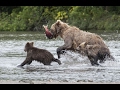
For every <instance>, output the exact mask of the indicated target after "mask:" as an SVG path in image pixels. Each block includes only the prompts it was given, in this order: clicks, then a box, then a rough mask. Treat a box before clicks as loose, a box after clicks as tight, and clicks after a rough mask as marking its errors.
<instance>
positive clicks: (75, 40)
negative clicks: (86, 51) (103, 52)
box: [50, 20, 107, 58]
mask: <svg viewBox="0 0 120 90" xmlns="http://www.w3.org/2000/svg"><path fill="white" fill-rule="evenodd" d="M50 32H51V33H52V38H57V36H60V37H61V38H63V40H64V45H62V46H60V47H58V48H57V55H58V58H60V54H61V51H62V50H72V51H75V48H74V46H78V45H80V43H82V42H87V43H88V44H89V45H94V44H99V45H101V46H102V47H107V46H106V45H105V43H104V41H103V39H102V38H101V37H100V36H99V35H97V34H95V33H90V32H86V31H83V30H80V29H79V28H77V27H75V26H70V25H68V24H67V23H64V22H62V21H61V20H57V21H56V22H55V23H54V24H52V25H51V28H50ZM52 38H51V39H52ZM74 44H75V45H74Z"/></svg>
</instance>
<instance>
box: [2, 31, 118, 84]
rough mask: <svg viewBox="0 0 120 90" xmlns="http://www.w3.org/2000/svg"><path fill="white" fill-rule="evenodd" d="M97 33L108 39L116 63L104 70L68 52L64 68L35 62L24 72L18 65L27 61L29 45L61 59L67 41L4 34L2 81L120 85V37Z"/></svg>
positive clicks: (104, 66) (41, 35)
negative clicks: (26, 80)
mask: <svg viewBox="0 0 120 90" xmlns="http://www.w3.org/2000/svg"><path fill="white" fill-rule="evenodd" d="M97 33H98V34H99V35H100V36H101V37H102V38H103V39H104V41H105V43H106V44H107V45H108V47H109V49H110V51H111V54H112V55H113V56H114V57H115V59H116V61H109V60H108V61H106V62H105V63H103V64H101V65H102V66H98V67H97V66H91V64H90V62H89V60H88V59H87V57H82V56H80V55H79V54H78V53H74V52H67V53H66V54H65V55H62V58H60V60H61V62H62V65H58V64H57V63H56V62H53V63H52V64H51V65H52V66H44V65H43V64H42V63H38V62H36V61H33V62H32V64H31V65H25V66H24V69H22V68H18V67H17V65H19V64H21V63H22V62H23V61H24V60H25V58H26V52H24V46H25V44H26V42H34V46H35V47H38V48H42V49H47V50H49V51H50V52H51V53H52V54H53V55H54V57H56V58H57V55H56V48H57V47H59V46H61V45H63V44H64V42H63V40H62V39H60V38H57V39H52V40H48V39H46V37H45V35H44V33H40V32H11V33H10V32H0V80H22V79H29V80H39V81H50V80H55V81H64V82H98V83H99V82H106V83H109V82H110V83H111V82H115V83H120V34H119V33H118V32H114V33H113V32H112V33H107V32H101V33H99V32H97Z"/></svg>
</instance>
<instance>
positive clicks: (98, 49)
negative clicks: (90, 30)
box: [76, 42, 114, 65]
mask: <svg viewBox="0 0 120 90" xmlns="http://www.w3.org/2000/svg"><path fill="white" fill-rule="evenodd" d="M76 50H77V51H79V53H81V54H82V55H84V56H87V57H88V58H89V60H90V62H91V64H92V65H99V64H98V60H100V63H102V62H104V61H105V60H106V59H107V58H111V59H112V60H114V57H113V56H111V54H110V51H109V49H108V48H107V47H103V46H101V45H98V44H95V45H88V44H87V43H86V42H83V43H81V44H80V45H79V46H78V47H77V48H76Z"/></svg>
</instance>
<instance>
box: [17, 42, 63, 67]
mask: <svg viewBox="0 0 120 90" xmlns="http://www.w3.org/2000/svg"><path fill="white" fill-rule="evenodd" d="M24 51H25V52H27V57H26V59H25V60H24V61H23V62H22V63H21V64H20V65H19V66H24V65H25V64H31V63H32V61H33V60H35V61H38V62H40V63H43V64H44V65H51V62H57V63H58V64H59V65H60V64H61V61H60V60H58V59H56V58H54V56H53V55H52V54H51V53H50V52H49V51H48V50H45V49H39V48H37V47H34V46H33V42H31V43H29V42H27V43H26V45H25V49H24Z"/></svg>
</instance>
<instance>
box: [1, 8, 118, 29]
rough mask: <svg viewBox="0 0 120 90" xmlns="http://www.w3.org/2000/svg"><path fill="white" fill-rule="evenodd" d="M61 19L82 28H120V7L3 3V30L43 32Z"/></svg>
mask: <svg viewBox="0 0 120 90" xmlns="http://www.w3.org/2000/svg"><path fill="white" fill-rule="evenodd" d="M58 19H60V20H62V21H64V22H66V23H69V24H70V25H75V26H77V27H79V28H80V29H83V30H120V6H0V31H41V30H42V29H43V27H42V25H43V24H44V25H47V24H48V25H49V26H50V25H51V24H52V23H54V22H55V21H56V20H58Z"/></svg>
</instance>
